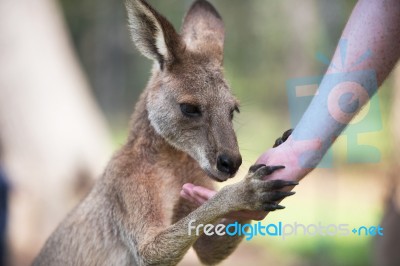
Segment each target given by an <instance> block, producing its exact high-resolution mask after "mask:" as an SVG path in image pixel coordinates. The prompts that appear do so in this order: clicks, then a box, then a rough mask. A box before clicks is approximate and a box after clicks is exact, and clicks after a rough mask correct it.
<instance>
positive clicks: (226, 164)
mask: <svg viewBox="0 0 400 266" xmlns="http://www.w3.org/2000/svg"><path fill="white" fill-rule="evenodd" d="M241 164H242V157H241V156H240V155H239V157H238V158H237V159H234V158H232V157H230V156H228V155H226V154H222V155H219V156H218V158H217V169H218V170H219V171H221V172H223V173H225V174H229V175H233V174H235V173H236V172H237V170H238V169H239V167H240V165H241Z"/></svg>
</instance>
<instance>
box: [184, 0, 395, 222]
mask: <svg viewBox="0 0 400 266" xmlns="http://www.w3.org/2000/svg"><path fill="white" fill-rule="evenodd" d="M399 25H400V2H399V1H397V0H384V1H381V0H360V1H358V3H357V4H356V6H355V7H354V10H353V12H352V14H351V16H350V18H349V20H348V22H347V24H346V27H345V29H344V31H343V33H342V37H341V39H342V40H347V44H348V47H347V56H346V58H347V59H346V62H345V64H343V67H341V68H340V69H338V68H335V67H333V66H332V65H335V66H342V62H341V60H342V59H341V51H340V47H339V46H338V47H337V49H336V52H335V54H334V56H333V58H332V61H331V67H329V69H328V71H327V74H334V73H337V72H341V73H347V75H348V76H349V79H351V80H353V81H354V82H353V83H350V84H349V83H346V84H344V85H339V87H337V88H336V89H339V90H340V89H345V90H347V92H349V93H351V94H352V95H353V101H355V100H358V101H359V102H358V108H357V110H356V111H354V112H352V113H350V114H349V113H344V112H341V111H340V110H339V109H333V110H329V112H326V110H327V106H329V105H332V106H334V105H335V104H337V103H336V102H335V101H334V99H333V100H332V99H331V101H329V100H328V102H326V101H324V100H322V99H321V97H319V98H317V97H315V98H314V100H313V101H312V103H311V104H310V106H309V107H308V109H307V111H306V112H305V113H304V115H303V117H302V119H301V120H300V122H299V123H298V125H297V126H296V128H295V129H294V131H293V133H292V135H291V136H290V137H289V138H288V140H287V141H285V142H284V143H282V145H280V146H278V147H276V148H272V149H269V150H267V151H266V152H265V153H263V154H262V155H261V156H260V157H259V158H258V160H257V161H256V163H262V164H271V165H276V164H278V165H284V166H285V169H284V170H282V171H279V173H278V172H277V173H274V174H272V175H270V176H268V177H266V179H268V180H273V179H277V178H279V179H283V180H292V181H300V180H301V179H302V178H304V177H305V176H306V175H307V174H308V173H309V172H311V171H312V170H313V169H314V168H315V166H316V165H317V164H318V163H319V162H320V160H321V158H322V156H323V155H324V154H325V152H326V151H327V149H328V148H329V147H330V146H331V144H332V143H333V142H334V140H335V139H336V137H337V136H338V135H339V134H340V133H341V132H342V131H343V129H344V128H345V127H346V126H347V124H348V123H349V122H350V121H351V119H352V118H353V117H354V116H355V115H356V114H357V113H358V112H359V111H360V109H361V108H362V106H364V105H365V104H366V103H367V102H368V100H369V99H370V97H372V95H373V94H374V93H375V90H376V88H377V87H379V86H380V85H381V84H382V83H383V81H384V80H385V79H386V78H387V76H388V75H389V74H390V72H391V71H392V69H393V67H394V66H395V64H396V62H397V61H398V59H399V57H400V46H399V43H400V26H399ZM366 51H370V57H368V58H367V59H366V60H364V61H362V62H361V63H359V64H358V60H359V58H360V56H361V55H363V54H364V53H365V52H366ZM363 70H373V71H375V74H376V80H377V86H375V89H371V90H370V91H368V94H369V95H368V96H369V97H365V90H359V89H358V87H359V85H360V84H366V83H368V81H369V79H370V76H368V75H359V74H356V72H357V71H363ZM318 90H319V93H326V94H329V93H331V92H332V91H331V90H332V86H330V85H329V82H328V81H327V79H326V78H324V79H323V80H322V82H321V84H320V86H319V89H318ZM331 117H334V119H331ZM214 194H215V191H212V190H209V189H207V188H202V187H199V186H193V185H190V184H185V185H184V186H183V188H182V191H181V196H182V197H184V198H185V199H188V200H190V201H192V202H196V203H197V204H202V203H204V202H206V201H207V200H208V199H210V198H212V197H213V196H214ZM266 214H267V213H266V212H256V213H248V212H246V213H239V215H235V217H237V218H240V217H246V218H250V219H251V218H255V219H263V218H265V216H266Z"/></svg>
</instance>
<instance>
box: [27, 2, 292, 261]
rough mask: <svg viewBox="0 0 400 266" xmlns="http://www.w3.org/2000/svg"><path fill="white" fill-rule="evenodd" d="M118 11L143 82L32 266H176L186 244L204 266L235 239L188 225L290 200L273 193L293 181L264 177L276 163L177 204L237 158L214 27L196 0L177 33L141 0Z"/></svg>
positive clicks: (219, 32)
mask: <svg viewBox="0 0 400 266" xmlns="http://www.w3.org/2000/svg"><path fill="white" fill-rule="evenodd" d="M126 7H127V11H128V19H129V27H130V30H131V34H132V39H133V42H134V43H135V44H136V46H137V48H138V50H139V51H140V52H141V53H142V54H143V55H145V56H146V57H148V58H150V59H151V60H153V61H154V66H153V69H152V75H151V78H150V80H149V82H148V84H147V87H146V88H145V90H144V91H143V93H142V94H141V96H140V98H139V100H138V103H137V104H136V107H135V110H134V113H133V116H132V119H131V127H130V133H129V136H128V139H127V141H126V143H125V144H124V145H123V146H122V148H120V150H119V151H117V152H116V153H115V154H114V156H113V157H112V159H111V161H110V162H109V164H108V166H107V167H106V169H105V171H104V174H103V176H102V177H101V178H100V179H99V180H98V181H97V182H96V184H95V186H94V188H93V189H92V191H91V192H90V193H89V194H88V196H87V197H86V198H85V199H84V200H83V201H82V202H81V203H80V204H79V205H78V206H77V207H76V208H75V209H74V210H73V211H72V212H71V213H70V214H69V215H68V216H67V218H66V219H65V220H64V221H63V222H62V223H61V224H60V225H59V227H58V228H57V229H56V231H55V232H54V233H53V234H52V235H51V236H50V238H49V239H48V240H47V242H46V243H45V245H44V247H43V249H42V250H41V252H40V253H39V255H38V256H37V258H36V259H35V261H34V263H33V265H176V264H177V263H178V262H179V261H180V260H181V259H182V257H183V256H184V254H185V253H186V251H187V250H188V249H189V248H190V247H192V246H193V248H194V250H195V251H196V253H197V255H198V257H199V259H200V260H201V262H202V263H204V264H207V265H213V264H216V263H218V262H220V261H221V260H223V259H225V258H226V257H227V256H228V255H229V254H230V253H231V252H233V250H234V249H235V248H236V246H237V245H238V244H239V242H240V241H241V240H242V238H243V236H233V237H232V236H227V235H224V236H217V235H214V236H207V235H205V234H201V235H196V234H189V233H188V224H189V222H191V225H192V226H197V225H199V224H207V223H215V224H217V223H223V224H228V223H230V222H233V221H232V220H229V219H226V218H224V217H226V216H227V214H229V213H230V212H233V211H237V210H269V211H273V210H276V209H280V208H282V206H280V205H278V204H277V203H276V202H277V201H279V200H281V199H283V198H284V197H286V196H289V195H291V194H292V193H290V192H283V191H280V189H282V188H283V187H286V186H293V185H296V184H297V183H295V182H289V181H283V180H271V181H264V180H262V177H264V176H265V175H268V174H271V173H272V172H274V171H276V170H279V169H282V168H283V166H266V165H255V166H252V167H251V168H250V170H249V173H248V175H247V176H246V177H245V178H244V180H242V181H240V182H238V183H236V184H234V185H229V186H226V187H224V188H222V189H221V190H220V191H219V192H218V193H217V194H216V195H215V196H214V197H213V198H212V199H210V200H209V201H208V202H206V203H205V204H203V205H201V206H200V207H197V206H194V205H193V204H192V203H190V202H188V201H186V200H184V199H182V198H180V190H181V187H182V185H184V184H185V183H188V182H190V183H194V184H197V185H201V186H204V187H208V188H213V184H214V181H217V182H222V181H225V180H227V179H228V178H231V177H233V176H234V175H235V173H236V172H237V170H238V168H239V166H240V165H241V162H242V159H241V155H240V153H239V148H238V143H237V139H236V136H235V133H234V130H233V125H232V118H233V114H234V112H235V111H237V112H238V111H239V103H238V101H237V100H236V99H235V97H234V96H233V95H232V93H231V91H230V88H229V86H228V84H227V82H226V81H225V79H224V76H223V71H222V60H223V43H224V26H223V22H222V20H221V17H220V15H219V14H218V13H217V11H216V10H215V9H214V7H213V6H212V5H211V4H210V3H208V2H207V1H204V0H199V1H196V2H195V3H194V4H193V5H192V6H191V8H190V9H189V11H188V13H187V15H186V16H185V18H184V22H183V27H182V31H181V33H180V34H178V33H177V32H176V31H175V30H174V28H173V26H172V25H171V24H170V23H169V22H168V21H167V19H166V18H164V17H163V16H161V15H160V14H159V13H158V12H156V11H155V10H154V9H153V8H152V7H151V6H150V5H149V4H148V3H146V2H145V1H141V0H127V1H126ZM239 222H241V223H246V222H248V221H239Z"/></svg>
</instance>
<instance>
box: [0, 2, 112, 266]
mask: <svg viewBox="0 0 400 266" xmlns="http://www.w3.org/2000/svg"><path fill="white" fill-rule="evenodd" d="M0 141H1V146H2V152H3V154H2V164H3V165H4V170H5V172H6V175H7V177H8V179H9V183H10V186H11V191H10V208H9V211H10V213H9V221H8V238H9V249H10V250H11V253H12V254H11V257H12V258H13V259H12V261H11V263H10V264H11V265H27V264H30V263H31V260H32V259H33V257H34V256H35V255H36V254H37V253H38V251H39V249H40V248H41V247H42V245H43V244H44V241H45V240H46V238H47V237H48V236H49V235H50V233H51V232H52V231H53V230H54V229H55V227H56V226H57V224H58V223H59V222H60V221H61V220H62V219H63V218H64V217H65V215H66V214H67V212H68V211H69V210H70V209H71V207H72V206H74V205H75V204H76V203H77V201H78V200H79V199H80V198H82V196H83V195H84V194H85V193H87V191H88V188H89V187H90V185H91V183H92V181H93V178H95V177H97V176H99V175H100V174H101V171H102V169H103V168H104V165H105V163H106V161H107V158H108V157H109V155H110V151H111V145H110V137H109V134H108V130H107V127H106V126H105V123H104V121H103V118H102V116H101V113H100V111H99V109H98V107H97V106H96V104H95V102H94V101H93V98H92V95H91V94H90V91H89V88H88V83H87V81H86V79H85V77H84V75H83V73H82V71H81V69H80V66H79V64H78V62H77V60H76V57H75V54H74V53H73V50H72V49H71V45H70V40H69V39H68V35H67V33H66V29H65V25H64V22H63V20H62V16H61V13H60V10H59V8H58V6H57V4H56V3H55V2H54V1H52V0H36V1H29V0H19V1H15V0H2V1H0Z"/></svg>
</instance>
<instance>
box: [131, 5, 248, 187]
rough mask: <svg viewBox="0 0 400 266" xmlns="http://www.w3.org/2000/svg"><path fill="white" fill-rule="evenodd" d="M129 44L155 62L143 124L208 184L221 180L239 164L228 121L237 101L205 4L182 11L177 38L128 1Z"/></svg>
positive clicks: (159, 19)
mask: <svg viewBox="0 0 400 266" xmlns="http://www.w3.org/2000/svg"><path fill="white" fill-rule="evenodd" d="M127 10H128V18H129V26H130V29H131V34H132V38H133V41H134V43H135V44H136V46H137V48H138V49H139V50H140V51H141V52H142V53H143V54H144V55H145V56H146V57H148V58H150V59H152V60H154V61H155V64H154V67H153V75H152V77H151V79H150V82H149V85H148V87H147V96H146V97H147V98H146V108H147V112H148V119H149V121H150V123H151V125H152V126H153V127H154V129H155V131H156V132H157V133H158V134H159V135H161V136H162V137H163V138H164V139H165V140H166V141H167V142H168V143H169V144H171V145H172V146H174V147H175V148H177V149H179V150H182V151H184V152H186V153H188V154H189V155H190V156H191V157H192V158H194V159H195V160H196V161H197V162H198V163H199V164H200V166H201V168H202V169H203V170H204V171H205V172H206V173H207V174H208V175H209V176H210V177H211V178H213V179H215V180H217V181H225V180H226V179H227V178H229V177H232V176H234V174H235V173H236V172H237V170H238V168H239V166H240V165H241V163H242V158H241V156H240V153H239V148H238V144H237V139H236V135H235V132H234V130H233V124H232V118H233V114H234V112H235V111H239V107H238V101H237V100H236V98H235V97H234V96H233V95H232V93H231V90H230V88H229V86H228V84H227V83H226V81H225V79H224V76H223V70H222V59H223V43H224V26H223V22H222V20H221V17H220V16H219V14H218V12H217V11H216V10H215V9H214V7H213V6H212V5H211V4H210V3H208V2H207V1H203V0H199V1H196V2H195V3H194V4H193V5H192V7H191V8H190V10H189V11H188V13H187V15H186V17H185V19H184V22H183V27H182V31H181V34H178V33H177V32H176V31H175V30H174V28H173V26H172V25H171V24H170V23H169V22H168V21H167V20H166V19H165V18H164V17H163V16H161V15H160V14H159V13H157V12H156V11H155V10H154V9H153V8H152V7H151V6H149V5H148V4H147V3H146V2H145V1H141V0H128V1H127Z"/></svg>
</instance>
